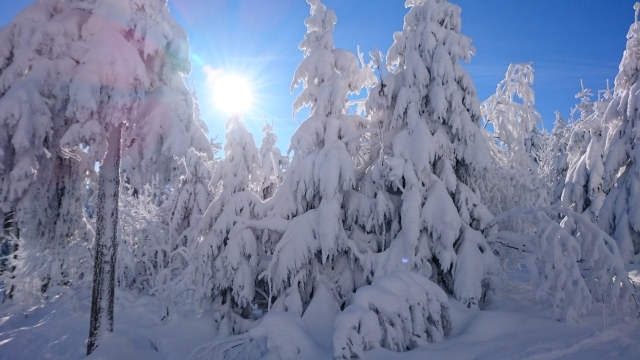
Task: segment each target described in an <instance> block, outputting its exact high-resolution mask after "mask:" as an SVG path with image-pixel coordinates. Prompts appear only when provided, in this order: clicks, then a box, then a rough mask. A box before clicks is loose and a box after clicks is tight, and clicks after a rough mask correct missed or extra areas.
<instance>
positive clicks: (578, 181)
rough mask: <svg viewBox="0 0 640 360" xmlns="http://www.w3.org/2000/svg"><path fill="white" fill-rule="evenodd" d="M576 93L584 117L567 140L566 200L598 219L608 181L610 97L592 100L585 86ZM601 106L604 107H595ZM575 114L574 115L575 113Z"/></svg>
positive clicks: (576, 108) (579, 119)
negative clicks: (607, 113) (606, 121)
mask: <svg viewBox="0 0 640 360" xmlns="http://www.w3.org/2000/svg"><path fill="white" fill-rule="evenodd" d="M580 85H581V87H582V90H581V91H580V92H578V94H576V98H577V99H578V98H579V99H580V104H578V105H576V107H575V108H574V109H573V110H572V113H579V114H580V117H579V118H578V119H576V120H575V121H574V122H573V123H572V129H571V133H570V138H569V143H568V144H567V149H566V150H567V162H568V169H567V173H566V178H565V184H564V189H563V191H562V202H563V204H564V205H565V206H568V207H571V209H572V210H574V211H576V212H578V213H586V214H588V216H589V217H590V218H591V220H592V221H594V222H595V221H596V220H597V218H598V213H599V211H600V208H601V207H602V203H603V201H604V197H605V195H606V189H605V188H604V187H603V182H604V151H605V149H604V148H605V141H606V138H607V131H608V129H607V127H606V126H605V125H604V123H603V122H602V118H603V116H604V112H603V111H602V109H605V108H606V107H607V106H608V105H609V102H610V101H611V100H610V98H609V97H606V96H605V97H604V98H601V99H600V100H598V102H597V103H593V102H591V100H590V99H591V96H592V92H591V89H588V88H585V87H584V84H583V83H582V82H581V84H580ZM596 109H601V110H600V111H595V110H596ZM572 117H573V115H572Z"/></svg>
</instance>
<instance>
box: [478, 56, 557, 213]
mask: <svg viewBox="0 0 640 360" xmlns="http://www.w3.org/2000/svg"><path fill="white" fill-rule="evenodd" d="M533 80H534V76H533V66H532V64H531V63H524V64H511V65H509V68H508V69H507V73H506V75H505V79H504V80H502V81H500V83H499V84H498V86H497V88H496V93H495V94H493V95H491V96H490V97H489V98H488V99H487V100H485V101H484V102H483V103H482V106H481V110H482V116H483V120H484V127H485V128H486V127H487V126H491V127H492V128H493V131H491V132H490V131H485V132H484V133H485V135H486V136H488V138H489V144H490V148H491V153H492V155H493V159H494V163H495V164H496V165H497V166H495V167H493V168H491V169H490V170H489V171H488V172H485V173H483V174H481V176H482V177H483V178H484V181H482V182H481V185H483V186H482V187H484V186H486V187H487V188H486V189H485V188H483V189H482V194H483V200H484V201H485V203H486V205H487V206H488V207H489V209H490V210H491V211H493V212H495V213H498V212H501V211H505V210H508V209H509V208H511V207H513V206H517V205H520V206H540V205H547V204H548V201H549V200H548V197H547V191H546V186H545V185H544V184H543V183H542V181H540V179H539V177H538V171H539V162H540V159H539V156H540V155H539V154H540V151H541V146H542V143H543V138H544V136H543V134H541V133H540V131H539V130H538V124H539V123H540V122H541V117H540V114H539V113H538V112H537V110H536V109H535V108H534V105H535V93H534V91H533V89H532V88H531V85H533Z"/></svg>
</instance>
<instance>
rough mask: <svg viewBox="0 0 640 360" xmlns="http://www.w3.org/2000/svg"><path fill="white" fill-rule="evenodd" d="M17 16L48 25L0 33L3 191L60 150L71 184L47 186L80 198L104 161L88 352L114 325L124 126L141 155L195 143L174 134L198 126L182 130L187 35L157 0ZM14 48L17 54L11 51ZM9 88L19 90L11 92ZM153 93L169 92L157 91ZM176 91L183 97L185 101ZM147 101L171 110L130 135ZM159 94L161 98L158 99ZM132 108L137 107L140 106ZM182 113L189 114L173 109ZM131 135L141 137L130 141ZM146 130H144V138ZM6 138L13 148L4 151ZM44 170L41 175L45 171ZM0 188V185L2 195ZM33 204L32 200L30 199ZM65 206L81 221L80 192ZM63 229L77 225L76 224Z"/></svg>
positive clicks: (42, 7)
mask: <svg viewBox="0 0 640 360" xmlns="http://www.w3.org/2000/svg"><path fill="white" fill-rule="evenodd" d="M24 14H25V15H24V16H25V20H24V22H31V23H39V22H46V24H45V26H43V27H42V30H41V31H35V30H36V29H34V27H29V26H23V25H21V24H14V25H11V26H10V27H9V28H5V30H3V34H2V36H3V38H4V39H6V40H7V41H3V42H2V44H3V45H2V64H3V65H2V67H3V69H4V70H3V72H2V76H3V84H5V90H4V91H3V96H2V100H3V101H7V103H10V104H13V105H11V106H6V107H3V112H4V113H5V114H7V116H4V117H3V118H4V119H10V128H12V129H15V130H12V131H11V132H10V133H7V134H5V133H4V132H3V135H2V136H3V137H4V138H3V141H2V144H3V147H2V148H3V154H2V156H3V166H4V168H5V169H9V170H8V171H9V176H10V177H11V174H13V179H12V180H11V179H10V182H11V184H12V185H11V186H13V189H8V190H7V192H6V194H7V196H9V195H10V194H14V195H11V196H15V195H19V193H20V192H24V191H25V189H26V187H27V186H28V185H29V179H30V177H32V176H33V175H34V174H37V172H36V171H38V170H40V169H45V166H44V165H43V164H44V163H45V161H42V162H41V163H38V162H37V161H39V160H41V159H44V158H46V157H47V156H49V155H54V156H55V157H56V158H55V159H52V160H53V161H58V160H57V159H58V157H61V155H59V154H60V153H61V154H63V156H66V157H68V158H71V159H74V158H75V160H74V161H75V162H73V161H71V159H69V160H68V161H69V163H70V164H72V165H69V166H71V169H70V170H66V169H64V167H61V166H57V164H55V163H54V164H53V165H51V166H52V167H53V168H54V170H55V171H53V172H54V173H56V172H62V173H66V174H68V175H66V176H69V178H70V180H69V181H70V182H67V183H65V182H64V181H62V183H61V182H56V183H55V185H53V186H52V188H53V189H55V187H56V186H57V187H58V189H60V188H62V189H64V191H65V192H66V191H71V189H75V190H76V191H77V192H78V193H79V194H81V192H82V191H81V189H82V184H83V175H84V174H85V173H86V171H89V170H92V169H93V168H94V165H95V163H96V161H101V165H100V171H99V178H100V179H99V190H98V191H99V194H98V206H97V215H96V219H97V220H96V222H97V225H96V230H97V235H96V247H95V255H96V256H95V259H97V261H94V265H95V266H96V267H97V268H96V269H95V270H94V285H95V286H94V288H95V290H96V294H95V295H96V296H95V297H94V300H95V301H94V302H93V304H92V326H91V336H90V340H89V346H88V351H89V352H91V350H92V349H93V348H95V346H96V345H97V341H98V335H99V333H100V332H102V331H104V330H110V329H111V328H112V324H113V286H114V283H115V277H114V271H113V269H114V268H113V267H114V265H115V248H116V245H117V237H116V232H117V230H116V226H117V220H118V217H117V208H118V206H117V204H118V192H119V178H120V172H119V165H120V158H121V148H122V146H121V132H122V130H124V131H125V136H124V137H125V139H127V142H126V143H125V150H127V149H128V148H129V147H132V146H133V143H134V141H140V142H143V143H144V145H145V148H146V149H151V151H147V152H146V153H145V155H148V157H145V158H144V159H150V158H152V156H153V155H155V154H157V153H158V152H162V153H163V154H165V155H167V156H169V157H172V156H174V155H179V153H180V152H186V148H188V146H190V145H191V144H192V142H194V141H196V140H197V136H194V138H193V139H189V140H188V141H184V140H178V139H176V138H177V137H180V136H182V135H183V134H185V133H193V134H197V131H196V130H197V129H196V130H194V131H190V130H189V129H194V127H193V126H191V125H189V124H190V123H193V119H192V118H190V116H189V114H191V113H192V111H193V110H192V109H190V108H189V106H188V105H185V106H180V102H182V103H184V104H189V103H190V101H191V97H190V94H189V92H188V91H186V90H185V91H180V89H184V85H183V84H182V80H181V77H180V73H183V72H188V71H189V65H188V64H189V62H188V51H187V45H186V35H185V33H184V31H183V30H182V29H181V28H180V27H179V26H178V25H177V24H176V23H175V22H174V21H173V20H172V18H171V16H170V15H169V13H168V9H167V6H166V3H164V2H163V1H155V0H153V1H151V0H149V1H142V2H137V3H133V2H131V1H125V0H120V1H80V0H78V1H69V2H57V1H46V0H45V1H41V2H38V3H36V4H34V5H33V6H32V7H30V8H28V9H27V10H26V11H25V13H24ZM23 30H24V31H23ZM14 40H15V41H14ZM15 44H26V45H29V46H31V49H29V46H21V47H20V48H19V49H18V48H15V49H13V48H12V46H17V45H15ZM18 54H20V57H16V55H18ZM30 74H33V75H31V76H30ZM12 84H14V85H18V84H19V86H15V87H13V86H12V87H11V88H9V86H10V85H12ZM7 88H8V90H7ZM12 88H13V90H12ZM171 89H176V91H173V90H171ZM157 92H164V93H165V94H171V95H172V96H170V97H168V98H167V97H165V96H162V97H154V96H153V94H154V93H157ZM9 93H11V94H14V95H15V97H14V95H11V94H9ZM179 94H184V96H183V98H180V96H179ZM7 95H9V96H7ZM147 98H148V99H149V100H156V101H158V102H157V104H156V106H162V105H164V104H168V106H167V108H166V110H165V111H164V112H163V114H164V116H162V117H159V118H158V119H157V120H158V122H159V123H158V122H155V123H154V124H156V125H155V126H157V128H158V129H160V130H159V131H154V132H150V131H148V132H146V133H145V132H144V131H139V132H136V130H138V129H141V128H144V127H145V126H144V125H143V124H146V123H147V122H148V121H151V120H152V119H151V116H145V115H149V114H150V113H151V112H148V111H145V109H146V107H145V106H144V105H148V103H144V102H143V100H145V99H147ZM159 98H161V99H162V100H157V99H159ZM151 102H152V103H153V101H151ZM16 104H21V105H25V104H29V105H30V106H29V107H24V106H17V105H16ZM148 106H150V105H148ZM138 109H142V111H141V112H137V111H136V110H138ZM16 110H19V111H16ZM23 110H24V111H23ZM183 111H186V115H185V114H182V113H181V114H177V113H176V112H183ZM8 114H11V115H10V116H9V115H8ZM17 115H19V116H17ZM23 115H24V116H23ZM15 119H23V120H25V121H20V122H16V121H15ZM154 120H155V119H154ZM180 120H183V121H182V122H180ZM3 121H5V120H3ZM59 121H60V122H59ZM176 123H178V124H180V125H176ZM18 125H19V126H18ZM168 125H171V126H168ZM194 126H195V125H194ZM178 130H180V131H178ZM136 134H142V135H140V136H139V137H136ZM154 134H171V136H153V135H154ZM143 135H150V136H148V137H144V138H143V137H142V136H143ZM9 136H10V137H11V139H9ZM202 138H204V136H202ZM194 139H195V140H194ZM58 141H60V143H58ZM204 141H205V142H206V138H204ZM7 143H11V144H12V145H13V146H14V148H13V149H9V150H8V151H7V150H5V149H7V147H6V144H7ZM59 144H62V145H63V147H62V149H61V150H58V148H59ZM16 145H18V149H16V148H15V146H16ZM49 147H50V148H51V151H50V150H48V148H49ZM19 149H23V150H24V151H20V155H19V156H20V157H21V158H17V157H16V152H17V150H19ZM22 154H24V155H25V156H24V157H22ZM144 159H140V158H137V159H134V161H133V163H135V164H138V163H139V164H143V165H144V161H143V160H144ZM16 160H17V161H16ZM7 163H9V164H11V165H10V166H11V167H10V168H9V167H7V166H5V164H7ZM141 166H142V165H141ZM3 171H4V170H3ZM43 173H44V174H45V176H46V175H48V174H47V171H44V170H43ZM36 179H37V177H36ZM50 179H51V178H47V181H50ZM53 179H55V177H53ZM76 185H77V186H76ZM3 186H5V185H3ZM47 190H48V189H47ZM53 193H54V194H55V193H56V192H55V191H53ZM4 194H5V192H4V190H3V197H4ZM62 195H64V193H63V194H62ZM65 196H66V195H65ZM34 197H37V195H34ZM43 198H45V197H43ZM45 199H46V198H45ZM65 201H66V200H65ZM30 204H35V205H33V206H38V203H36V202H33V203H30ZM69 204H75V205H76V206H78V207H79V208H80V210H79V211H78V212H76V211H70V213H71V215H70V216H71V217H72V218H73V219H82V216H78V215H79V214H82V212H81V210H82V204H83V202H82V196H81V195H77V196H73V197H71V198H70V199H69ZM41 208H46V206H42V207H41ZM53 208H59V209H63V210H64V209H66V207H65V205H64V204H61V205H57V206H56V205H55V204H54V206H53ZM16 210H18V208H17V207H16ZM19 212H20V211H19ZM75 221H77V220H75ZM54 223H55V224H56V226H58V224H61V223H62V224H63V223H64V222H63V221H60V219H57V220H56V222H54ZM65 226H66V224H65ZM70 228H71V229H74V231H75V229H78V228H79V226H75V227H73V226H72V227H70ZM38 235H39V234H38ZM65 240H66V239H65ZM67 241H68V240H67Z"/></svg>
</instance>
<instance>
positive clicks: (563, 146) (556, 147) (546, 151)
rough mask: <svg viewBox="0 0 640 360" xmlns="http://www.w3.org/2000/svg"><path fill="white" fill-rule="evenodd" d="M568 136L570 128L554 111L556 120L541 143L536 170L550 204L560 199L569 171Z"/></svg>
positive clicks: (558, 113) (560, 115)
mask: <svg viewBox="0 0 640 360" xmlns="http://www.w3.org/2000/svg"><path fill="white" fill-rule="evenodd" d="M570 135H571V128H569V127H567V122H566V120H565V119H564V117H563V116H562V114H560V112H558V111H556V120H555V122H554V123H553V129H552V130H551V134H549V135H548V136H547V137H546V141H545V142H544V143H543V147H542V151H541V156H540V158H541V159H540V167H539V170H538V174H539V175H540V178H541V179H542V181H543V183H544V184H545V185H546V187H547V190H548V197H549V200H550V203H551V204H555V203H557V202H558V201H560V199H561V198H562V191H563V190H564V182H565V179H566V177H567V170H568V169H569V161H568V159H569V154H568V153H567V147H568V145H569V136H570Z"/></svg>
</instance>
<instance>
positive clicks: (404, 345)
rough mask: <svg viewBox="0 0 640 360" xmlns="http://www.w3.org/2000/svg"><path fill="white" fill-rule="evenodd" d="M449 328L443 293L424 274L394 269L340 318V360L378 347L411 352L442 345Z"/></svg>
mask: <svg viewBox="0 0 640 360" xmlns="http://www.w3.org/2000/svg"><path fill="white" fill-rule="evenodd" d="M450 327H451V321H450V319H449V305H448V299H447V295H446V294H445V292H444V291H443V290H442V289H440V288H439V287H438V285H436V284H434V283H432V282H431V281H429V279H427V278H426V277H424V276H421V275H418V274H415V273H413V272H410V271H401V270H397V271H393V272H391V273H389V274H387V275H384V276H381V277H379V278H377V279H376V280H374V282H373V283H372V284H371V285H368V286H363V287H361V288H360V289H358V291H356V294H355V297H354V299H353V301H352V302H351V304H350V305H349V306H347V308H346V309H345V310H344V311H343V312H342V313H341V314H340V315H339V316H338V317H337V318H336V324H335V332H334V335H333V354H334V356H335V357H336V359H353V358H361V357H363V355H364V352H365V351H367V350H371V349H374V348H377V347H384V348H386V349H389V350H392V351H407V350H411V349H413V348H415V347H418V346H420V345H423V344H425V343H427V342H434V341H442V340H444V336H445V335H446V333H447V332H448V330H449V328H450Z"/></svg>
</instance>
